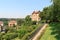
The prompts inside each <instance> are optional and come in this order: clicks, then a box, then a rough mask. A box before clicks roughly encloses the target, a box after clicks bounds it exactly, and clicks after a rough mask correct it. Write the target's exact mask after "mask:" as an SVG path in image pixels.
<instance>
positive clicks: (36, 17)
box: [31, 11, 41, 21]
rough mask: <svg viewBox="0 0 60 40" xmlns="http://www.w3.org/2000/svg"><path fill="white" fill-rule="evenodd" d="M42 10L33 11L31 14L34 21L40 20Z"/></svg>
mask: <svg viewBox="0 0 60 40" xmlns="http://www.w3.org/2000/svg"><path fill="white" fill-rule="evenodd" d="M39 14H40V11H33V13H32V15H31V19H32V21H40V19H41V18H40V17H39Z"/></svg>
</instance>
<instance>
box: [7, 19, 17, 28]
mask: <svg viewBox="0 0 60 40" xmlns="http://www.w3.org/2000/svg"><path fill="white" fill-rule="evenodd" d="M14 25H15V26H16V25H17V21H15V20H10V21H9V22H8V26H9V27H12V26H14Z"/></svg>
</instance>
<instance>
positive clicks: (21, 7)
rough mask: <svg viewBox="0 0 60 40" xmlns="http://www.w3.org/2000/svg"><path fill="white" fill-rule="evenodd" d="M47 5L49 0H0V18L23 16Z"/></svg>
mask: <svg viewBox="0 0 60 40" xmlns="http://www.w3.org/2000/svg"><path fill="white" fill-rule="evenodd" d="M49 5H51V0H0V18H24V17H26V16H27V15H31V14H32V12H33V11H34V10H37V11H39V10H40V11H42V10H43V8H44V7H47V6H49Z"/></svg>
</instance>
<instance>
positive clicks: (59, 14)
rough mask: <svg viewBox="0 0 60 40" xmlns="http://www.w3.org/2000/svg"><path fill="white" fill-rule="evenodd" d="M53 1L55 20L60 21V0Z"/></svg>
mask: <svg viewBox="0 0 60 40" xmlns="http://www.w3.org/2000/svg"><path fill="white" fill-rule="evenodd" d="M52 2H53V14H54V15H53V17H54V18H53V21H60V0H52Z"/></svg>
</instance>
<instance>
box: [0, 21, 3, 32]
mask: <svg viewBox="0 0 60 40" xmlns="http://www.w3.org/2000/svg"><path fill="white" fill-rule="evenodd" d="M2 30H3V22H2V21H0V32H1V31H2Z"/></svg>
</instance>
